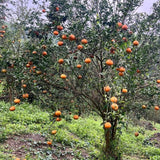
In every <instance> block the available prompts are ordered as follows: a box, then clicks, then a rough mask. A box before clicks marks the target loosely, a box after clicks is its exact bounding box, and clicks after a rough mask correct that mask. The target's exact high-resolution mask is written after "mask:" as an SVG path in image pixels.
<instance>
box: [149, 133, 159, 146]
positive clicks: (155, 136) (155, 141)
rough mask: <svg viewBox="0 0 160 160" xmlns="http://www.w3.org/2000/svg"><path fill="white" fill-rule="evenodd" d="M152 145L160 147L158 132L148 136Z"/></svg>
mask: <svg viewBox="0 0 160 160" xmlns="http://www.w3.org/2000/svg"><path fill="white" fill-rule="evenodd" d="M149 142H151V143H152V144H153V145H154V147H157V148H160V133H155V134H153V136H152V137H151V138H149Z"/></svg>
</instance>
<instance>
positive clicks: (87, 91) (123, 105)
mask: <svg viewBox="0 0 160 160" xmlns="http://www.w3.org/2000/svg"><path fill="white" fill-rule="evenodd" d="M51 2H52V4H51V8H50V9H51V10H50V13H49V18H50V19H51V21H52V20H55V18H54V16H53V17H52V16H51V15H55V14H54V13H53V12H55V8H56V7H58V8H59V10H58V11H57V12H58V13H59V19H62V18H61V17H68V18H67V20H66V21H64V22H63V23H61V24H60V21H59V19H57V20H56V22H57V23H56V26H55V28H54V32H53V33H54V35H55V36H57V37H58V38H57V46H55V47H54V50H53V54H54V55H53V57H54V56H55V59H56V58H57V63H55V64H54V70H56V69H57V71H56V75H57V76H58V77H59V79H58V81H56V82H55V81H54V79H53V83H54V85H56V86H61V87H62V86H63V87H67V88H68V91H70V92H72V94H73V95H74V96H75V97H78V98H80V99H81V100H83V101H85V102H86V103H88V104H89V106H91V107H92V109H93V110H94V111H95V112H96V113H98V115H99V116H100V117H102V120H103V125H104V132H105V149H104V151H105V154H106V156H107V157H112V158H114V159H115V158H118V157H119V156H118V153H117V152H116V151H118V149H117V146H118V145H117V143H118V140H117V138H118V134H117V131H120V130H119V129H120V128H119V127H118V125H119V126H120V124H122V123H123V122H122V120H123V117H124V115H125V114H126V112H132V111H134V110H138V111H139V110H140V108H141V106H142V105H143V102H144V101H145V105H147V108H150V107H151V106H153V105H158V98H157V97H156V96H155V95H158V94H159V89H158V88H157V83H159V82H156V78H155V77H153V76H152V74H151V72H150V70H151V69H152V67H153V66H154V65H152V64H153V62H155V60H156V59H157V57H158V39H157V36H156V35H155V32H157V31H158V30H157V28H158V27H157V26H158V18H155V17H156V16H155V15H156V14H157V10H158V9H157V10H155V12H154V13H153V14H152V15H151V16H150V17H148V16H144V15H143V16H141V19H136V18H135V19H134V21H135V22H138V21H139V27H137V28H135V25H134V24H132V23H130V20H133V18H132V16H131V13H133V11H134V10H135V8H136V7H137V6H139V5H140V4H141V2H142V1H127V2H124V3H120V2H117V1H116V2H115V3H114V2H113V3H110V2H109V1H106V0H102V1H90V2H87V1H74V2H71V1H68V2H64V1H63V0H61V1H51ZM66 3H67V5H66ZM65 6H67V7H65ZM157 8H158V7H157ZM139 17H140V15H139ZM151 17H154V18H153V19H154V20H153V21H154V24H152V23H153V21H152V20H151ZM52 18H53V19H52ZM149 19H150V21H149V22H148V20H149ZM146 21H147V22H148V23H149V25H147V26H144V24H145V23H146ZM117 22H119V23H117ZM124 23H128V24H129V23H130V27H128V26H127V25H125V24H124ZM155 24H156V25H155ZM59 25H63V27H64V29H63V30H62V31H61V29H60V31H59V32H58V30H59ZM132 29H133V31H134V32H133V31H132ZM139 29H140V30H139ZM142 31H143V32H142ZM146 35H147V38H146ZM152 47H153V48H154V53H153V52H152V49H151V48H152ZM58 62H61V64H59V63H58ZM146 64H147V65H146ZM156 65H157V63H156ZM56 75H54V76H56ZM156 75H157V74H156ZM60 78H61V79H60ZM143 108H145V107H143Z"/></svg>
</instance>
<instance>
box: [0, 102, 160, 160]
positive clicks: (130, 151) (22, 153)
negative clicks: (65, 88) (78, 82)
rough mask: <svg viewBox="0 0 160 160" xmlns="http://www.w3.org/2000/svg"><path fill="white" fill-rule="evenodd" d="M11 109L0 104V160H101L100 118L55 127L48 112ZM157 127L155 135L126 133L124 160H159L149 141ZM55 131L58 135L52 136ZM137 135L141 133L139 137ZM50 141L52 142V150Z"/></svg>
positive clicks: (122, 146) (131, 129) (123, 137)
mask: <svg viewBox="0 0 160 160" xmlns="http://www.w3.org/2000/svg"><path fill="white" fill-rule="evenodd" d="M9 107H10V104H9V103H5V102H0V160H13V159H15V157H19V158H21V159H24V158H26V159H27V160H32V159H36V160H51V159H65V160H67V159H70V160H71V159H72V160H74V159H75V160H78V159H82V160H83V159H85V160H87V159H88V160H89V159H91V160H94V159H101V157H100V154H101V153H100V148H101V147H102V142H103V128H102V126H101V125H100V124H101V119H100V118H98V117H97V116H93V115H92V116H90V117H83V118H82V117H81V118H80V119H78V120H74V119H72V120H71V122H70V121H68V122H67V121H65V120H64V119H62V121H60V122H55V123H52V122H51V121H50V113H49V110H48V111H46V110H44V109H41V108H40V107H38V106H34V105H30V104H27V103H24V104H21V105H19V106H17V107H16V110H15V111H14V112H10V111H9ZM71 116H72V115H71ZM155 127H156V128H157V130H156V131H150V130H145V129H144V128H143V127H134V126H132V125H129V127H128V129H127V130H126V129H125V128H124V129H123V132H122V135H121V138H120V140H121V143H120V147H119V148H120V150H121V152H122V154H123V160H127V159H128V160H138V159H140V160H143V159H151V160H160V149H159V148H155V147H154V146H152V145H151V143H150V142H149V141H148V139H149V137H151V136H152V135H153V134H155V133H158V132H160V124H156V125H155ZM52 130H57V134H56V135H51V131H52ZM135 131H138V132H139V133H140V135H139V136H138V137H135V136H134V132H135ZM48 140H52V144H53V145H52V146H51V147H50V146H48V145H47V141H48Z"/></svg>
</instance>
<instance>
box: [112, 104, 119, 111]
mask: <svg viewBox="0 0 160 160" xmlns="http://www.w3.org/2000/svg"><path fill="white" fill-rule="evenodd" d="M111 108H112V109H113V110H114V111H117V110H118V105H117V104H116V103H113V104H112V105H111Z"/></svg>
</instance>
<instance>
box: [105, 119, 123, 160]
mask: <svg viewBox="0 0 160 160" xmlns="http://www.w3.org/2000/svg"><path fill="white" fill-rule="evenodd" d="M111 124H112V127H111V128H110V129H105V128H104V135H105V147H104V153H105V155H106V160H107V159H108V160H109V159H113V160H121V154H120V152H119V150H118V149H117V148H118V137H116V128H117V119H115V120H114V121H113V122H112V123H111Z"/></svg>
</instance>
